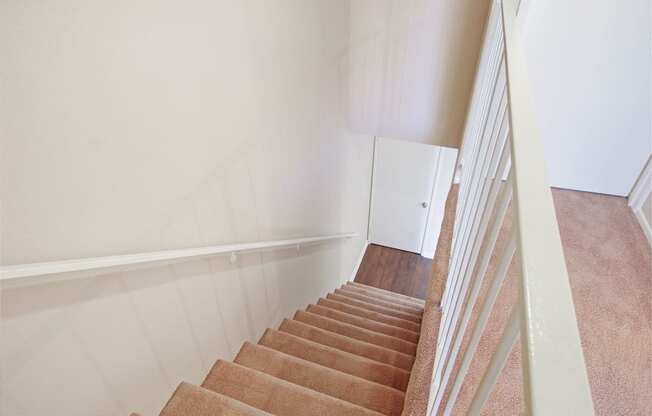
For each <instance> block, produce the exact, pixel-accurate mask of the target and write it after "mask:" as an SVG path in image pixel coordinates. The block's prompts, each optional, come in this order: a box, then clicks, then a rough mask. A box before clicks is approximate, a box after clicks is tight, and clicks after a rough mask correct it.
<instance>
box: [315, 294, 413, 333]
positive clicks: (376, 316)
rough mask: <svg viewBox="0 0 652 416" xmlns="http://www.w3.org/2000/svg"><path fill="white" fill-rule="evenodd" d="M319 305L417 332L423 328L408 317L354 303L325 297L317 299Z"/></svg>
mask: <svg viewBox="0 0 652 416" xmlns="http://www.w3.org/2000/svg"><path fill="white" fill-rule="evenodd" d="M317 305H322V306H325V307H327V308H331V309H336V310H339V311H342V312H345V313H349V314H351V315H356V316H360V317H362V318H367V319H371V320H374V321H377V322H380V323H383V324H387V325H392V326H396V327H399V328H403V329H407V330H408V331H412V332H416V333H417V334H418V333H419V331H420V330H421V326H419V325H418V324H416V323H414V322H412V321H408V320H406V319H400V318H395V317H393V316H389V315H385V314H382V313H378V312H373V311H369V310H367V309H364V308H358V307H356V306H352V305H349V304H346V303H342V302H337V301H333V300H330V299H323V298H322V299H319V301H317Z"/></svg>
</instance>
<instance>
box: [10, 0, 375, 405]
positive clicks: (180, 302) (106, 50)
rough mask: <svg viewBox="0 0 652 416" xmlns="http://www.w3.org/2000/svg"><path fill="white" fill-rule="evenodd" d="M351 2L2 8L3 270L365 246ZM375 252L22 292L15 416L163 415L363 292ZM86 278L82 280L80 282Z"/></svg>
mask: <svg viewBox="0 0 652 416" xmlns="http://www.w3.org/2000/svg"><path fill="white" fill-rule="evenodd" d="M349 13H350V5H349V2H348V1H318V0H314V1H298V0H297V1H280V0H279V1H273V2H270V1H254V0H247V1H245V0H233V1H210V2H207V1H194V0H193V1H189V2H183V3H181V2H171V1H159V0H156V1H154V0H151V1H150V0H129V1H122V0H116V1H87V0H59V1H57V2H50V1H45V0H39V1H30V2H23V1H5V2H2V3H1V4H0V56H2V61H3V63H2V67H1V71H2V72H1V78H0V82H1V83H2V84H1V85H0V88H1V91H2V93H0V114H2V118H1V121H0V122H1V123H2V124H1V126H0V129H1V130H0V131H1V146H2V159H1V162H2V163H1V169H2V170H1V171H0V176H1V178H2V179H1V180H2V182H1V197H2V214H1V221H2V262H3V264H16V263H25V262H35V261H50V260H60V259H68V258H78V257H86V256H102V255H111V254H121V253H133V252H139V251H148V250H160V249H169V248H181V247H191V246H200V245H208V244H220V243H227V242H235V241H251V240H262V239H277V238H285V237H293V236H308V235H319V234H331V233H338V232H349V231H355V232H358V233H360V235H361V236H366V222H367V213H368V201H369V188H370V187H369V185H370V174H371V157H372V137H371V136H370V135H369V134H367V135H355V134H352V133H350V132H349V129H348V126H347V120H348V114H347V111H346V109H347V98H348V96H349V95H348V86H347V85H348V84H347V77H348V73H347V69H346V68H347V67H346V62H345V58H343V57H345V56H347V54H348V51H349V41H350V36H349ZM362 240H363V237H361V238H358V239H355V240H354V241H348V242H339V243H333V244H328V245H324V246H319V247H315V248H311V249H305V250H303V251H301V252H300V253H296V252H295V251H294V250H290V251H278V252H273V253H266V254H264V255H261V254H252V255H247V256H243V257H241V258H240V260H239V262H238V264H236V265H234V266H232V265H230V264H229V263H228V261H227V260H226V259H224V258H217V259H214V260H211V261H207V260H202V261H194V262H188V263H183V264H178V265H174V266H165V267H157V268H148V269H141V270H135V271H130V272H125V273H112V274H108V275H98V276H94V277H90V278H87V279H75V280H63V281H52V282H47V283H43V284H38V285H31V286H26V285H19V286H17V287H7V286H5V287H3V290H2V310H1V312H2V315H1V317H2V322H1V328H0V329H1V331H2V343H1V347H0V353H1V356H0V360H1V361H0V362H1V364H2V372H1V373H2V375H1V377H2V381H1V384H0V389H1V390H2V394H1V399H0V401H1V404H0V413H2V414H3V415H16V416H19V415H44V414H48V415H66V416H73V415H88V414H94V415H126V414H128V413H129V412H130V411H138V412H141V413H142V414H156V413H157V412H158V410H159V409H160V407H161V406H162V405H163V403H164V402H165V400H166V399H167V397H168V396H169V395H170V393H171V392H172V390H173V389H174V388H175V386H176V385H177V383H179V381H181V380H188V381H190V382H193V383H198V382H200V381H201V380H202V378H203V376H204V375H205V374H206V372H207V371H208V369H209V367H210V366H211V365H212V363H213V362H214V360H215V359H216V358H218V357H222V358H227V359H230V358H232V356H233V354H234V353H235V352H236V351H237V350H238V348H239V346H240V344H241V343H242V342H243V341H244V340H256V339H257V338H258V337H259V336H260V335H261V333H262V331H263V329H264V328H265V327H267V326H273V325H275V324H277V323H278V321H279V320H280V319H281V318H282V317H286V316H290V315H291V313H292V311H293V310H294V309H297V308H300V307H304V306H305V305H306V304H307V303H308V302H311V301H314V300H315V299H316V298H317V297H318V296H320V295H323V294H324V293H325V292H326V291H328V290H330V289H332V288H333V287H335V286H336V285H337V284H339V283H340V281H341V280H342V279H345V278H348V277H349V273H351V271H352V269H353V265H354V263H355V261H356V259H357V257H358V255H359V253H360V249H361V247H362V244H363V241H362ZM64 277H65V276H64Z"/></svg>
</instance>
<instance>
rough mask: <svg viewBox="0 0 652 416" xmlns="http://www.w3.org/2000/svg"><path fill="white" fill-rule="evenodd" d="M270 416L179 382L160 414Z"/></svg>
mask: <svg viewBox="0 0 652 416" xmlns="http://www.w3.org/2000/svg"><path fill="white" fill-rule="evenodd" d="M218 415H220V416H271V415H270V414H269V413H267V412H264V411H262V410H260V409H256V408H255V407H252V406H249V405H247V404H245V403H242V402H240V401H238V400H236V399H233V398H231V397H228V396H225V395H222V394H218V393H215V392H213V391H210V390H207V389H204V388H202V387H197V386H193V385H192V384H189V383H185V382H183V383H181V384H179V387H177V389H176V391H175V392H174V394H173V395H172V397H171V398H170V400H169V401H168V403H167V404H166V405H165V407H164V408H163V410H162V411H161V413H160V416H218Z"/></svg>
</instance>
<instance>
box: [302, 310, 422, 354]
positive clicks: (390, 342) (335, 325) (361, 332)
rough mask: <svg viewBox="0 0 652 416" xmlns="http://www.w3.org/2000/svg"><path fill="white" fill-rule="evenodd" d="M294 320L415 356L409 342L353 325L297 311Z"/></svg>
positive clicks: (414, 351)
mask: <svg viewBox="0 0 652 416" xmlns="http://www.w3.org/2000/svg"><path fill="white" fill-rule="evenodd" d="M294 319H295V320H297V321H300V322H303V323H306V324H308V325H312V326H315V327H317V328H321V329H324V330H326V331H331V332H335V333H337V334H340V335H344V336H347V337H350V338H354V339H357V340H359V341H363V342H368V343H370V344H375V345H378V346H381V347H383V348H388V349H391V350H394V351H398V352H401V353H403V354H408V355H413V356H414V355H415V354H416V350H417V346H416V344H413V343H411V342H407V341H403V340H402V339H399V338H395V337H390V336H388V335H384V334H380V333H378V332H373V331H369V330H366V329H363V328H359V327H356V326H353V325H349V324H345V323H341V322H338V321H336V320H334V319H329V318H324V317H322V316H320V315H315V314H312V313H308V312H304V311H297V313H296V314H295V315H294Z"/></svg>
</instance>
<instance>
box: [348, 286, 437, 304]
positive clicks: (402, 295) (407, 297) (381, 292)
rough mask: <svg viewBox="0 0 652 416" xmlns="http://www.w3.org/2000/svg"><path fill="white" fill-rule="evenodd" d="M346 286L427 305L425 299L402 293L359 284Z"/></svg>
mask: <svg viewBox="0 0 652 416" xmlns="http://www.w3.org/2000/svg"><path fill="white" fill-rule="evenodd" d="M346 284H347V285H348V286H354V287H358V288H360V289H364V290H369V291H374V292H377V293H380V294H384V295H388V296H396V297H398V298H401V299H405V300H409V301H412V302H415V303H417V304H420V305H421V306H425V304H426V301H425V300H423V299H419V298H414V297H412V296H407V295H404V294H402V293H396V292H392V291H390V290H385V289H381V288H379V287H375V286H369V285H365V284H362V283H358V282H347V283H346Z"/></svg>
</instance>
